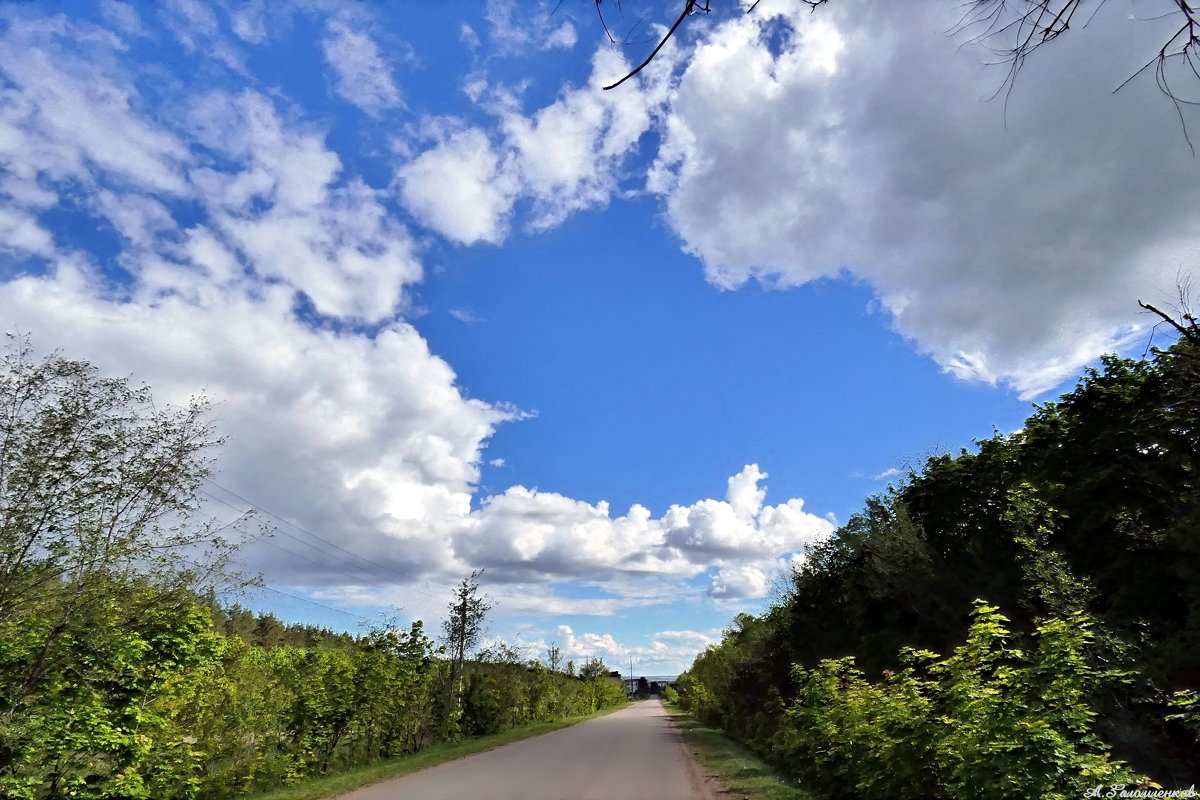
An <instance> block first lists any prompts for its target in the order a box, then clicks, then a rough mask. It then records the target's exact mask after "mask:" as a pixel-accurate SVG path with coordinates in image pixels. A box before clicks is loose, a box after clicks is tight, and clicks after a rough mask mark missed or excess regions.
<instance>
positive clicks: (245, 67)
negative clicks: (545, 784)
mask: <svg viewBox="0 0 1200 800" xmlns="http://www.w3.org/2000/svg"><path fill="white" fill-rule="evenodd" d="M713 5H714V7H719V8H716V10H715V12H714V14H713V15H711V16H710V17H708V18H696V19H693V20H689V22H688V24H687V25H685V26H684V27H683V28H682V29H681V34H680V35H679V37H678V38H677V40H676V41H673V42H672V43H671V44H670V45H669V46H668V47H667V48H665V49H664V50H663V53H662V55H661V57H660V58H659V59H657V60H656V61H655V62H654V63H653V64H652V65H651V66H650V67H649V68H648V69H647V70H645V71H644V72H643V73H642V74H641V75H639V76H638V77H637V78H635V79H633V80H631V81H629V82H628V83H627V84H625V85H623V86H622V87H621V88H620V89H618V90H616V91H613V92H602V91H601V90H600V89H599V86H600V85H602V84H604V83H607V82H610V81H612V80H613V79H615V78H617V77H620V75H622V74H624V71H626V70H627V69H628V68H629V66H630V64H631V63H635V62H636V61H637V60H640V58H641V56H642V55H643V54H644V53H645V52H647V51H648V49H649V47H650V46H651V45H652V43H651V42H650V41H649V40H648V39H649V36H650V32H651V31H653V30H655V28H654V27H653V26H654V25H656V24H662V23H664V22H668V21H669V20H670V17H671V16H672V9H673V8H674V4H672V3H666V2H662V3H658V2H645V3H641V4H638V3H633V2H629V0H627V1H626V2H625V3H624V11H623V16H622V15H616V16H611V15H612V14H614V13H615V9H610V10H609V13H610V18H609V22H610V23H611V25H612V27H613V29H614V32H616V33H617V34H618V35H624V33H626V32H628V31H630V30H634V31H636V33H635V35H633V36H632V37H631V42H630V44H628V45H626V46H624V47H621V48H618V47H613V46H611V45H610V44H608V43H607V42H606V41H605V38H604V34H603V31H602V29H601V28H600V27H599V24H598V21H597V19H596V16H595V12H594V7H593V5H592V4H591V3H590V2H587V1H586V0H579V2H576V3H571V2H567V3H563V4H561V5H559V4H557V3H549V2H544V3H539V2H529V3H516V2H503V1H502V0H493V2H489V3H486V4H484V3H467V2H462V3H413V4H385V3H372V2H361V3H326V2H321V0H311V1H310V2H303V3H288V4H285V3H275V2H250V1H249V0H237V2H234V1H233V0H230V1H229V2H211V3H200V2H196V1H195V0H171V1H170V2H163V3H156V4H153V5H151V4H125V3H121V2H117V0H111V1H106V2H97V3H82V2H81V3H77V4H68V5H66V6H63V5H61V4H40V3H36V2H35V3H18V4H13V5H6V6H3V13H2V14H0V20H2V22H0V167H2V168H3V173H2V176H0V318H2V319H4V320H5V321H6V323H7V327H8V328H9V329H18V330H21V331H27V332H29V333H30V334H31V335H32V337H33V340H34V343H35V344H36V345H37V346H38V347H40V348H42V349H45V350H49V349H53V348H60V349H62V350H63V351H64V352H66V353H67V354H68V355H71V356H73V357H78V358H85V359H88V360H90V361H92V362H94V363H96V364H97V365H98V366H100V367H101V368H102V369H104V370H105V371H108V372H112V373H117V374H130V375H133V376H134V377H135V378H137V379H139V380H144V381H146V382H147V383H149V384H150V385H151V386H152V387H153V388H154V390H155V394H156V397H158V398H161V399H163V400H166V401H173V402H182V401H185V400H186V399H187V398H188V397H189V396H191V395H192V394H193V393H195V392H197V391H204V392H205V393H206V394H207V395H208V396H209V397H210V398H211V399H212V400H213V402H214V403H215V408H216V411H215V414H216V421H217V424H218V426H219V427H220V429H221V431H222V433H224V434H225V435H226V436H227V438H228V442H227V444H226V445H225V447H224V448H223V450H222V452H221V454H220V458H219V474H218V475H217V476H216V479H215V481H214V482H213V483H212V484H209V485H207V487H206V490H205V491H206V494H205V498H206V504H207V505H206V512H207V513H208V514H210V515H211V516H212V517H213V518H216V519H220V520H222V521H224V520H227V519H229V518H230V517H232V516H233V515H234V514H235V513H236V512H237V511H239V510H252V509H256V510H257V513H258V515H259V518H260V520H261V522H262V523H263V524H264V525H265V526H266V527H267V528H268V529H271V528H274V529H275V530H276V533H275V535H274V536H273V537H271V538H270V539H269V541H266V542H258V543H256V544H252V545H250V546H248V547H247V548H246V549H245V550H244V552H243V558H244V561H245V563H246V566H247V567H248V568H249V569H250V570H252V571H257V572H261V573H262V575H263V577H264V580H265V583H266V586H267V587H269V588H267V589H264V590H262V591H258V592H256V593H252V594H250V595H248V596H246V597H244V598H243V601H244V602H246V603H248V604H250V605H254V606H257V607H263V608H271V609H274V610H276V611H277V612H278V613H280V614H281V615H282V616H285V617H287V618H289V619H304V620H313V621H319V622H322V623H325V624H330V625H333V626H336V627H351V628H354V627H355V626H358V625H360V624H363V621H364V620H368V619H374V618H377V616H378V615H379V614H381V613H386V611H387V609H389V608H392V607H400V608H401V609H402V611H401V614H402V615H403V616H406V617H422V618H424V619H426V620H428V621H430V622H431V623H432V622H433V621H435V620H437V619H439V618H440V616H441V614H442V611H443V609H444V606H445V603H446V601H447V600H448V597H449V591H450V587H451V586H452V585H453V584H454V583H456V582H457V580H459V579H460V578H461V577H463V576H464V575H466V574H467V573H469V572H470V571H471V570H472V569H476V568H485V569H486V572H485V575H486V581H485V583H486V586H487V590H488V592H489V594H490V595H491V596H492V597H493V599H494V600H495V602H496V612H495V614H494V623H493V629H492V630H493V633H494V634H496V635H499V636H504V637H508V638H512V637H515V636H519V637H520V641H521V642H522V643H523V644H525V645H527V646H528V648H529V650H530V654H531V655H532V654H534V653H536V652H537V651H538V650H540V649H541V648H543V647H544V645H545V644H546V643H548V642H551V641H553V642H557V643H558V644H559V645H560V646H562V647H563V648H564V650H565V651H566V652H567V654H568V655H569V656H571V657H573V658H576V659H582V658H586V657H589V656H593V655H598V656H601V657H603V658H605V659H607V660H608V661H609V662H610V663H611V664H613V665H614V666H615V665H617V664H624V663H626V661H627V659H628V657H630V656H632V657H634V658H635V659H636V660H637V661H638V663H639V664H641V665H642V667H641V671H643V672H645V673H647V674H670V673H672V672H675V671H678V670H679V669H682V668H683V667H685V666H686V665H687V663H689V662H690V659H691V657H692V655H693V654H694V653H695V652H696V651H697V650H698V649H700V648H702V647H703V646H704V645H705V643H707V642H708V641H711V640H712V639H713V638H714V637H715V636H716V635H717V634H718V632H719V629H720V628H721V627H722V626H723V625H724V624H725V623H726V622H727V620H728V619H729V617H730V616H731V615H732V614H733V613H735V612H737V611H740V610H755V609H758V608H761V607H762V604H763V603H764V602H765V598H766V596H767V594H768V592H769V588H770V583H771V580H772V579H773V577H774V576H776V575H778V574H779V573H780V572H781V570H784V569H786V568H787V565H789V564H791V563H794V562H795V561H796V560H798V559H801V558H802V557H803V551H804V548H805V546H807V545H809V544H811V543H813V542H815V541H819V540H820V539H822V538H823V537H825V536H828V535H829V534H830V532H831V531H832V530H833V529H834V527H835V525H836V524H837V523H839V522H843V521H845V520H846V519H847V518H848V516H849V515H850V514H852V513H853V512H854V511H855V510H856V509H857V508H858V507H859V506H860V505H861V502H862V500H863V498H864V497H866V496H867V495H869V494H871V493H874V492H878V491H881V490H882V489H884V488H885V487H886V485H887V483H888V481H889V480H895V479H896V477H897V475H898V472H903V470H904V469H905V468H906V467H908V466H915V465H919V464H920V462H921V461H922V460H923V458H924V457H925V456H927V455H929V454H931V453H935V452H945V451H955V450H957V449H958V448H959V447H964V446H969V445H970V442H971V440H972V439H975V438H979V437H985V436H988V435H990V434H991V433H992V432H993V431H994V430H999V431H1004V432H1006V431H1011V430H1014V429H1016V428H1018V427H1019V426H1020V424H1021V421H1022V419H1023V418H1024V417H1025V416H1026V414H1027V413H1028V411H1029V408H1030V403H1031V402H1032V401H1034V400H1038V399H1045V398H1049V397H1052V396H1053V394H1054V392H1055V391H1056V390H1059V389H1061V388H1062V387H1063V386H1064V385H1067V386H1069V385H1070V383H1071V382H1072V381H1073V380H1074V376H1075V375H1077V374H1078V372H1079V370H1080V369H1081V368H1083V367H1084V366H1085V365H1087V364H1088V363H1092V362H1093V361H1094V360H1095V359H1096V358H1097V356H1098V355H1099V354H1101V353H1103V352H1108V351H1113V350H1116V351H1121V352H1130V353H1134V354H1137V353H1140V352H1141V351H1142V350H1144V349H1145V347H1146V343H1147V341H1148V337H1149V330H1148V326H1149V324H1150V321H1148V320H1147V319H1146V318H1145V317H1144V316H1142V315H1139V314H1138V313H1137V311H1138V309H1137V306H1136V300H1137V299H1139V298H1140V299H1146V300H1149V301H1152V302H1154V301H1157V302H1159V303H1169V302H1170V300H1171V299H1172V298H1173V296H1174V294H1175V285H1176V281H1177V279H1178V278H1179V276H1180V275H1181V274H1186V273H1187V271H1188V270H1189V269H1192V268H1193V267H1194V264H1195V261H1196V258H1195V254H1196V250H1197V243H1198V242H1200V215H1198V214H1196V213H1195V209H1196V208H1197V205H1198V204H1197V200H1198V199H1200V198H1198V196H1197V195H1198V194H1200V189H1198V188H1197V183H1196V181H1195V169H1196V162H1195V160H1194V158H1193V156H1192V154H1191V152H1190V151H1189V149H1188V146H1187V142H1186V140H1185V139H1184V137H1183V135H1182V132H1181V129H1180V126H1179V120H1178V118H1177V117H1176V115H1175V109H1174V108H1173V107H1172V106H1171V104H1170V103H1169V102H1168V101H1167V100H1166V99H1165V98H1164V97H1162V96H1161V95H1160V94H1159V93H1158V92H1157V90H1156V88H1155V86H1154V85H1153V80H1152V78H1151V77H1148V78H1147V79H1146V80H1139V81H1135V82H1134V83H1133V84H1131V85H1130V86H1129V87H1127V88H1125V89H1122V90H1121V91H1120V92H1118V93H1116V94H1113V93H1112V89H1113V88H1114V87H1115V86H1117V85H1118V84H1120V83H1121V82H1122V81H1123V80H1124V79H1125V77H1127V76H1128V75H1129V74H1130V73H1131V72H1132V71H1133V70H1136V68H1137V67H1138V66H1140V64H1141V63H1142V62H1143V61H1144V60H1145V58H1147V57H1148V55H1147V54H1150V55H1152V54H1153V53H1154V52H1155V51H1156V50H1157V48H1158V46H1159V45H1160V44H1161V41H1162V40H1163V38H1164V37H1163V35H1162V34H1163V32H1164V31H1165V30H1166V28H1165V27H1163V26H1164V25H1167V24H1168V22H1169V21H1167V22H1164V21H1162V20H1158V21H1156V20H1155V19H1154V17H1155V16H1156V14H1155V13H1154V12H1155V8H1154V2H1151V0H1146V2H1144V3H1139V4H1131V5H1130V7H1129V8H1125V7H1124V6H1122V7H1121V8H1116V7H1114V6H1112V5H1111V4H1108V5H1106V6H1104V7H1103V8H1101V10H1100V12H1098V13H1097V15H1096V17H1095V19H1094V20H1093V22H1092V23H1091V24H1090V25H1089V27H1088V29H1087V30H1086V32H1085V33H1083V34H1081V35H1075V34H1073V35H1072V36H1069V37H1064V38H1063V39H1062V40H1061V42H1056V43H1055V45H1054V47H1052V48H1047V49H1045V50H1043V51H1041V52H1039V53H1038V54H1037V56H1036V57H1035V58H1033V59H1031V60H1030V62H1029V64H1028V65H1027V67H1026V70H1025V72H1023V73H1022V75H1021V77H1020V79H1019V80H1018V83H1017V85H1016V87H1015V91H1014V92H1013V93H1012V95H1011V96H1010V97H1009V99H1008V102H1007V104H1005V103H1003V102H1000V101H989V100H988V98H989V97H990V96H991V95H993V94H994V92H995V90H996V89H997V88H998V87H1000V86H1002V85H1003V80H1004V77H1005V71H1004V67H1003V66H995V65H991V66H989V65H988V63H987V62H989V61H992V60H994V59H993V58H992V57H991V55H990V54H989V50H988V46H989V45H990V46H996V45H997V44H1002V43H1000V42H997V41H995V40H993V41H990V42H985V43H983V44H982V45H972V44H970V43H969V42H967V41H966V38H965V37H964V35H963V34H949V35H948V34H947V31H950V30H951V29H952V28H953V26H954V22H955V19H956V17H955V9H956V6H955V4H953V3H946V2H942V0H919V2H918V1H917V0H914V2H913V3H911V4H905V5H904V7H903V8H897V7H896V5H898V4H895V5H893V4H887V5H881V4H870V3H868V2H867V0H843V1H842V2H835V3H830V4H827V5H826V6H823V7H821V8H820V9H819V10H818V11H817V12H816V13H810V12H809V11H808V10H807V7H806V6H804V5H803V4H802V3H799V2H795V0H762V2H761V3H760V4H759V6H758V7H757V8H756V9H755V13H754V14H752V15H744V14H742V13H741V12H740V10H739V9H738V8H737V6H736V4H735V3H733V2H730V3H715V2H714V4H713ZM1160 5H1163V8H1164V9H1168V10H1169V7H1170V3H1169V2H1167V3H1164V4H1160ZM556 6H557V10H555V9H556ZM64 9H65V10H64ZM868 10H869V11H870V14H869V19H870V26H869V27H867V26H866V25H865V24H864V20H865V19H867V18H868V15H867V11H868ZM658 30H661V28H660V29H658ZM1184 114H1185V117H1186V119H1187V120H1188V121H1189V122H1190V123H1191V124H1193V125H1194V124H1195V123H1196V119H1195V116H1196V112H1195V110H1194V109H1185V110H1184ZM1198 129H1200V128H1198ZM306 600H307V601H308V602H306Z"/></svg>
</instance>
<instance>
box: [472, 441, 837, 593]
mask: <svg viewBox="0 0 1200 800" xmlns="http://www.w3.org/2000/svg"><path fill="white" fill-rule="evenodd" d="M764 478H766V473H764V472H762V471H761V470H760V469H759V468H758V465H757V464H750V465H747V466H746V467H745V468H744V469H743V470H742V471H741V472H740V473H738V474H737V475H735V476H733V477H732V478H730V480H729V486H730V495H729V498H728V499H727V500H711V499H708V500H700V501H698V502H696V503H693V504H692V505H690V506H680V505H674V506H671V508H670V509H668V510H667V512H666V513H665V514H664V515H663V516H662V517H659V518H654V517H653V516H652V515H651V513H650V511H649V510H647V509H646V508H645V507H643V506H640V505H634V506H632V507H631V508H630V509H629V511H628V512H627V513H626V514H624V515H623V516H618V517H613V516H612V514H611V513H610V511H609V506H608V504H607V503H605V502H600V503H597V504H595V505H592V504H589V503H585V502H583V501H580V500H574V499H572V498H569V497H564V496H563V495H560V494H555V493H553V492H542V491H538V490H536V489H527V488H525V487H523V486H514V487H512V488H510V489H508V490H507V491H505V492H504V493H502V494H499V495H495V496H492V497H488V498H486V499H485V500H484V501H483V505H482V508H481V509H480V510H479V511H477V512H474V513H473V514H471V515H470V517H469V518H467V519H466V520H464V521H463V525H462V526H461V527H460V528H459V530H458V532H457V533H456V534H455V544H454V548H455V552H457V553H459V554H460V555H461V556H462V557H463V558H464V559H465V560H466V561H468V562H470V563H476V564H481V565H487V566H488V568H489V569H490V570H491V571H492V575H493V579H496V580H502V581H504V580H524V581H542V580H549V579H555V578H574V579H586V580H594V581H598V580H605V581H612V580H614V579H616V578H618V577H619V576H622V575H625V576H630V577H636V576H668V577H673V578H690V577H694V576H696V575H699V574H700V573H702V572H704V571H705V570H707V569H708V568H709V566H710V565H713V564H716V565H719V566H731V567H753V568H755V569H758V570H760V572H761V571H762V570H764V569H766V568H769V566H770V565H772V564H773V563H774V561H775V559H777V558H778V557H780V556H783V555H785V554H789V553H796V552H802V551H803V550H804V549H805V548H806V547H807V546H808V545H810V544H812V543H814V542H816V541H819V540H821V539H824V538H825V537H827V536H829V534H830V533H832V532H833V529H834V527H835V526H834V523H833V522H832V521H831V520H829V519H826V518H823V517H819V516H816V515H815V514H811V513H809V512H806V511H804V510H803V506H804V502H803V501H802V500H800V499H798V498H793V499H791V500H788V501H787V502H785V503H781V504H779V505H776V506H765V505H763V500H764V498H765V489H760V487H759V485H758V484H759V482H760V481H761V480H762V479H764ZM735 504H736V505H735ZM738 574H742V573H738ZM747 574H748V573H747ZM763 574H765V573H763ZM732 575H733V573H729V574H726V575H725V576H724V577H720V576H718V578H717V579H716V580H718V581H719V582H720V584H719V585H729V586H732V585H733V584H732V583H731V581H733V578H732V577H731V576H732ZM716 585H718V584H717V583H714V586H716ZM738 585H739V586H744V585H745V580H744V579H743V580H742V582H741V583H740V584H738ZM761 588H762V589H763V590H765V588H766V579H765V577H764V578H763V583H762V587H761ZM723 592H724V593H721V594H720V595H719V596H722V597H728V596H731V595H730V594H729V593H728V591H725V590H723ZM754 596H761V593H759V594H758V595H754Z"/></svg>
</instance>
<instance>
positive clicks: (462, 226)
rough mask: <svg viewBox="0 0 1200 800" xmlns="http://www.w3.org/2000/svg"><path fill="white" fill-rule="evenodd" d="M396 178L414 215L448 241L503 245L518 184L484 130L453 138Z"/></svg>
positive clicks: (411, 163) (405, 168) (406, 204)
mask: <svg viewBox="0 0 1200 800" xmlns="http://www.w3.org/2000/svg"><path fill="white" fill-rule="evenodd" d="M397 177H398V178H399V181H400V186H401V197H402V198H403V200H404V204H405V206H406V207H407V208H408V210H409V211H410V212H411V213H412V215H413V216H414V217H415V218H416V219H417V220H418V221H419V222H421V224H423V225H425V226H426V227H428V228H432V229H433V230H435V231H437V232H438V233H440V234H442V235H443V236H445V237H446V238H448V239H450V240H452V241H455V242H458V243H460V244H476V243H479V242H486V243H489V244H499V243H500V242H501V241H503V240H504V238H505V236H507V234H508V220H509V217H510V215H511V214H512V206H513V202H514V200H515V198H516V196H517V185H516V181H515V180H514V179H513V177H512V176H511V175H510V174H509V173H508V172H507V170H506V168H505V167H504V165H503V163H502V161H501V156H500V155H499V154H498V153H497V152H496V150H495V149H494V148H493V147H492V144H491V142H490V141H489V140H488V137H487V134H485V133H484V132H483V131H481V130H478V129H475V128H472V129H469V130H465V131H460V132H457V133H454V134H451V135H450V136H448V137H447V138H446V139H444V140H443V141H441V142H440V143H439V144H438V145H437V147H434V148H432V149H430V150H426V151H425V152H423V153H421V154H420V155H419V156H417V157H416V158H414V159H413V160H412V161H410V162H408V163H407V164H405V165H404V166H402V167H401V168H400V170H399V172H398V175H397Z"/></svg>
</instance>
